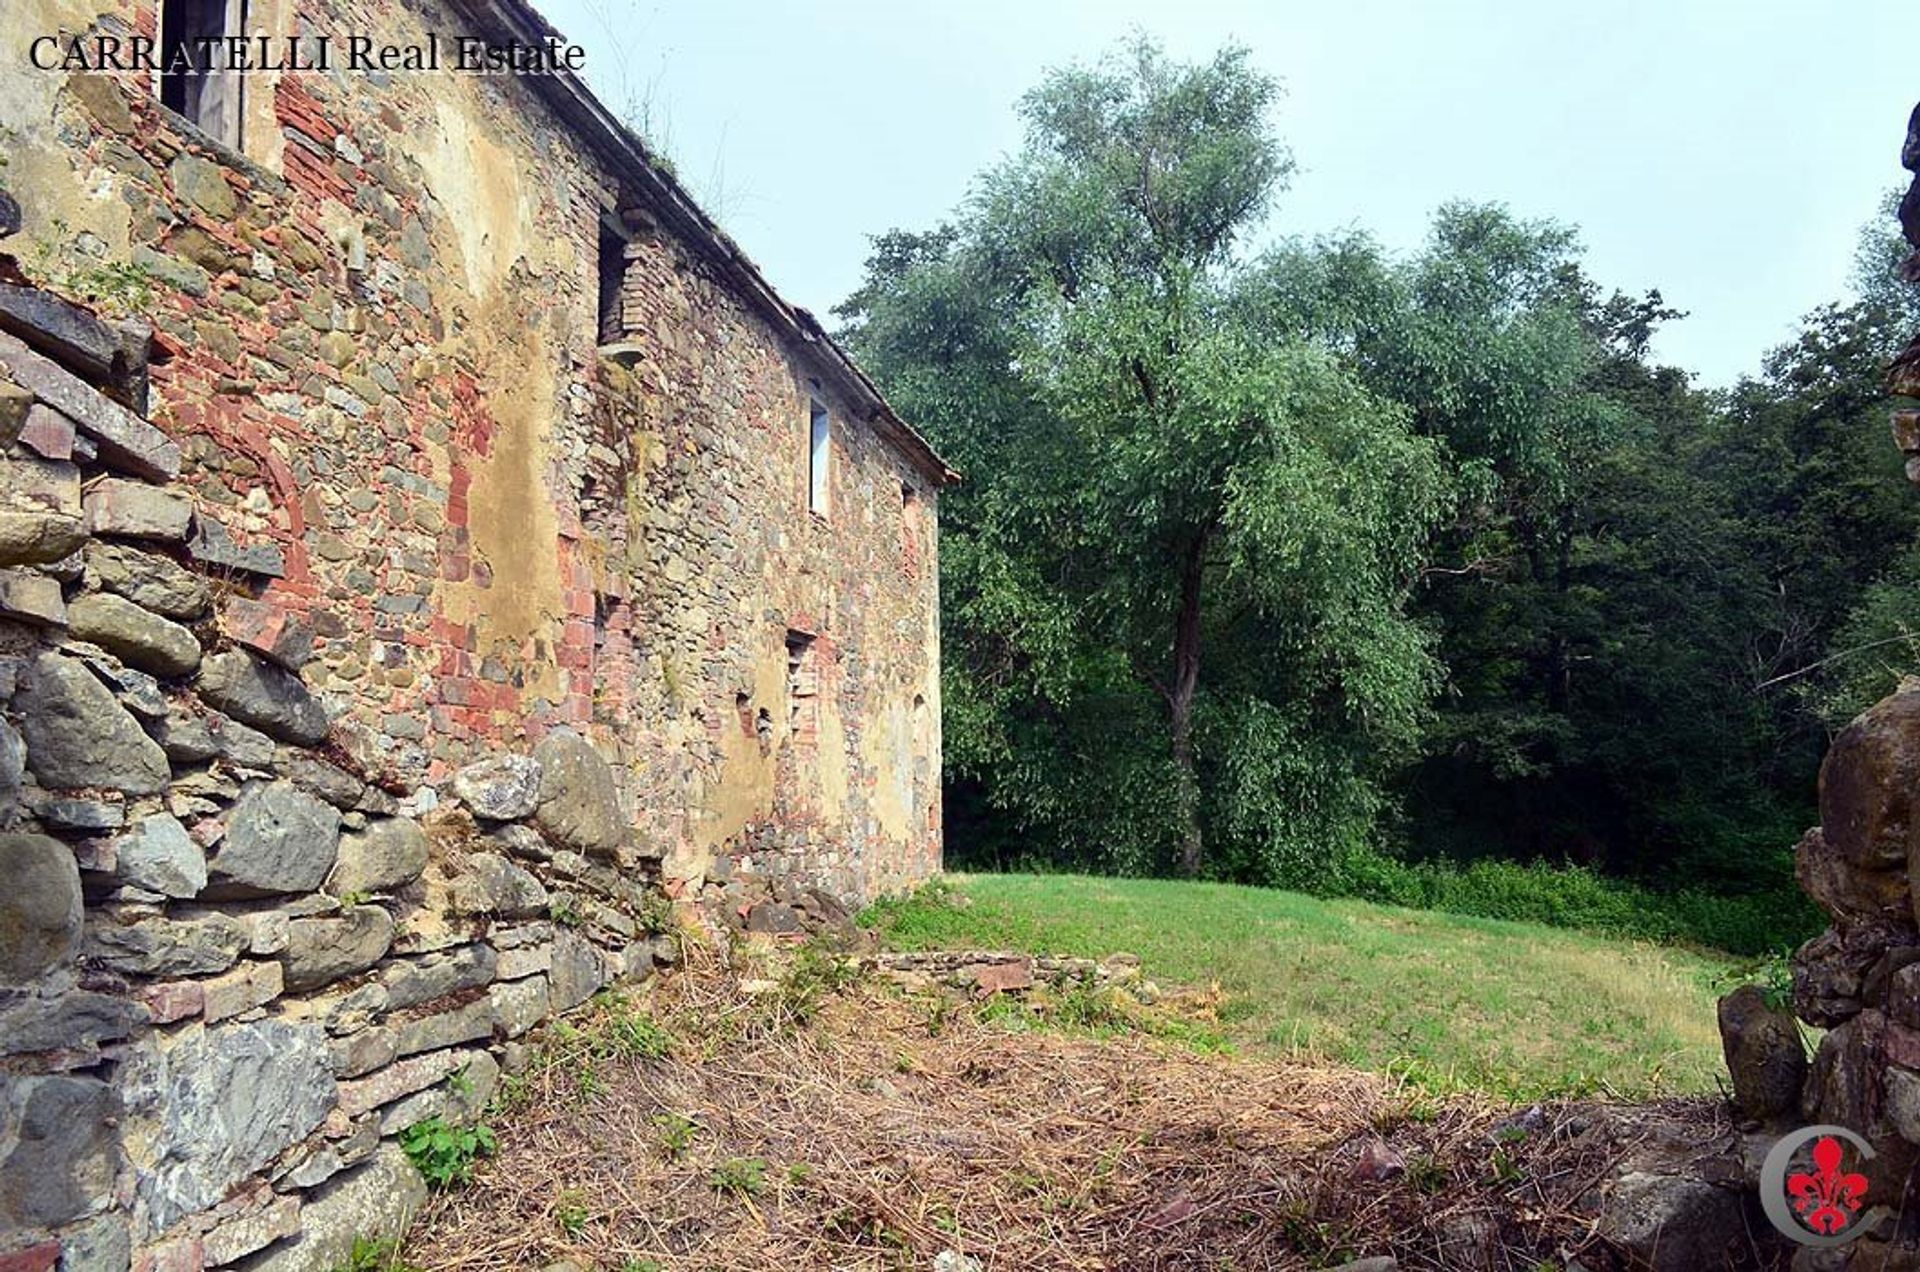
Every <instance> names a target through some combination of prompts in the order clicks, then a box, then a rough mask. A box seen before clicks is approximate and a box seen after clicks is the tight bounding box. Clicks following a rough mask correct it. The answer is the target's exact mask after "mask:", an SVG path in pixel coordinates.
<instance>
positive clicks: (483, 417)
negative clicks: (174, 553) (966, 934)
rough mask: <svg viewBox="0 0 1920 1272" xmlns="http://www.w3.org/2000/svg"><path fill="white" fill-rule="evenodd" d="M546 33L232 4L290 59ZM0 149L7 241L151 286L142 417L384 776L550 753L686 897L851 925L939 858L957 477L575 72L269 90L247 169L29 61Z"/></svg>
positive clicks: (117, 89)
mask: <svg viewBox="0 0 1920 1272" xmlns="http://www.w3.org/2000/svg"><path fill="white" fill-rule="evenodd" d="M98 7H104V8H105V9H106V12H104V13H100V14H99V15H98V16H95V9H96V8H98ZM155 21H156V17H155V12H154V3H153V0H123V2H122V3H119V4H111V5H104V6H96V5H82V6H75V5H73V4H71V3H67V2H65V0H32V2H29V3H26V4H15V5H9V6H6V9H5V12H4V14H0V44H4V46H5V47H7V48H15V49H18V48H26V47H27V46H28V44H29V42H30V40H31V39H32V38H33V37H34V36H35V35H40V34H46V33H49V32H66V33H88V32H106V33H116V32H117V33H125V34H130V33H138V32H144V33H147V34H151V33H152V32H153V30H154V24H155ZM537 22H538V19H537V18H535V17H533V16H532V15H531V12H530V11H528V10H524V9H522V8H521V7H520V6H519V5H518V4H494V3H483V2H481V0H462V3H459V4H449V3H447V2H446V0H404V2H403V0H388V2H386V3H378V4H375V5H372V6H364V5H349V4H345V3H327V2H325V0H272V2H269V3H255V4H253V5H250V6H249V24H250V30H257V31H259V32H260V33H263V34H266V35H268V36H271V37H274V38H280V37H285V36H290V35H297V34H301V33H307V34H312V33H315V32H332V33H336V34H338V33H342V32H349V31H373V32H376V33H378V34H379V35H381V36H382V37H383V38H384V39H387V40H391V41H395V42H402V43H404V42H407V41H418V40H421V39H424V37H425V36H426V35H427V34H428V33H429V32H433V33H437V34H439V35H441V36H442V37H450V36H453V35H458V34H466V33H478V34H480V35H483V36H487V37H490V38H504V37H505V36H507V35H509V34H514V33H519V34H522V35H525V36H531V35H532V34H534V33H535V32H536V31H537V30H538V28H537V27H536V26H535V25H533V24H536V23H537ZM0 123H4V125H5V128H6V129H7V135H6V138H5V143H6V144H5V149H6V152H7V154H8V157H9V164H8V166H7V168H6V169H5V170H4V182H5V184H6V185H7V186H8V187H9V188H11V189H13V190H14V191H16V193H17V195H18V197H19V201H20V204H21V206H22V209H23V212H24V215H25V226H24V228H23V229H22V231H21V232H20V233H19V234H18V235H16V236H14V237H13V238H11V239H9V240H6V241H5V247H6V249H7V250H11V251H13V252H14V253H15V254H16V255H17V256H19V257H20V258H21V259H22V261H23V262H24V263H25V264H26V265H27V266H28V267H29V268H30V269H32V268H34V267H35V265H36V262H38V263H39V269H40V272H42V273H47V274H54V275H59V274H61V273H62V272H64V273H66V274H67V275H68V276H69V277H87V276H90V275H89V273H88V271H93V270H97V267H98V265H99V264H100V263H102V262H119V261H128V262H132V263H133V264H134V265H135V266H137V267H138V268H139V269H140V270H141V271H143V272H144V274H145V275H146V277H147V278H148V279H150V280H151V285H152V298H151V303H150V304H149V305H147V306H145V307H144V308H145V310H146V312H149V313H150V315H151V317H152V319H153V322H154V325H155V327H156V334H157V338H158V340H159V342H160V346H161V347H160V350H159V352H158V353H157V354H156V357H155V363H154V366H153V368H152V375H151V378H152V391H153V403H152V410H153V418H154V420H155V422H156V423H157V424H158V425H159V426H160V427H161V428H162V429H163V430H164V431H165V432H166V433H167V435H168V436H169V437H171V438H173V439H175V440H176V441H177V442H178V444H179V445H180V446H181V447H182V449H183V452H184V458H185V464H184V470H183V471H184V480H185V481H186V482H187V483H188V485H189V487H190V494H191V497H192V505H193V508H194V510H195V511H197V512H198V514H199V516H200V518H201V523H202V524H203V525H204V526H205V534H206V535H207V536H209V537H210V538H212V539H215V540H217V541H218V550H219V551H221V552H224V553H226V554H227V555H229V556H234V557H237V556H240V555H243V554H247V553H255V554H260V555H261V556H262V557H263V558H268V559H273V560H275V561H277V562H278V564H279V571H278V572H279V575H280V577H278V578H276V579H275V580H274V581H273V582H272V583H271V584H270V585H269V586H268V587H267V588H266V589H265V592H264V599H265V600H267V601H269V602H270V603H272V604H274V605H277V606H278V607H280V608H281V609H283V610H285V611H286V612H288V613H291V614H294V615H299V616H305V617H308V618H310V619H311V626H312V628H313V630H314V633H315V640H314V651H313V652H314V661H313V663H312V665H311V666H310V667H309V668H308V669H307V675H308V678H309V680H310V682H311V683H312V684H313V686H314V688H315V690H316V692H317V693H318V695H319V697H320V699H321V701H322V702H323V703H324V704H325V705H326V707H327V708H328V711H329V714H330V716H331V718H332V720H333V721H334V727H335V729H336V731H337V733H338V734H339V736H340V740H341V744H342V745H343V746H345V747H347V748H348V749H349V751H351V752H352V753H353V754H354V755H355V756H356V757H357V758H359V759H360V760H361V761H363V762H364V763H365V764H366V765H367V766H368V767H369V771H371V772H377V773H379V774H382V775H384V776H387V777H390V778H392V779H395V780H398V781H401V782H405V783H428V784H434V783H438V782H439V781H441V780H442V779H444V778H445V777H446V775H447V774H449V773H450V772H451V771H452V770H453V769H454V768H456V767H458V766H459V765H460V764H461V763H463V762H464V761H466V760H468V759H471V758H475V757H477V756H480V755H482V754H485V753H487V752H488V751H489V750H490V749H491V748H493V747H495V746H497V745H498V744H499V743H500V742H501V741H502V740H503V739H510V738H524V739H525V740H526V742H527V743H528V744H530V743H531V742H532V741H535V740H537V739H538V738H539V737H540V736H541V735H542V734H543V733H544V732H545V731H547V730H548V729H551V728H554V727H557V726H560V725H568V726H571V727H573V728H575V729H579V730H582V731H584V732H586V733H588V734H590V735H591V736H592V737H593V738H594V739H595V740H596V742H597V743H599V744H600V745H601V746H602V748H603V749H604V750H605V751H606V752H607V753H608V755H609V756H610V758H612V759H613V761H614V763H615V766H616V770H617V772H618V773H619V775H620V781H621V789H622V797H623V799H624V800H625V801H626V802H627V805H628V807H629V809H630V811H631V813H632V815H633V816H634V818H635V821H636V824H637V825H638V826H639V827H640V828H641V829H642V831H643V832H644V833H645V834H646V835H647V836H648V837H649V838H650V839H651V840H652V841H653V842H654V843H656V844H657V845H658V846H659V847H660V848H661V850H662V852H663V853H664V855H665V858H666V863H667V866H666V874H667V877H668V879H669V881H670V886H674V887H682V886H687V885H694V884H698V883H700V882H701V881H703V880H706V879H707V878H709V876H711V875H714V874H718V875H722V876H731V875H732V874H734V873H735V872H736V868H737V867H747V868H749V869H751V870H756V871H758V872H760V873H762V874H780V875H789V874H790V875H793V876H794V877H795V878H796V879H797V880H798V881H799V882H801V883H804V884H806V885H820V886H824V887H825V888H827V889H828V890H830V891H832V892H833V893H835V894H837V895H839V896H841V897H844V898H849V899H852V900H855V901H858V900H863V899H865V898H866V897H867V896H869V895H873V894H875V893H878V892H882V891H887V890H891V889H897V888H898V887H900V886H902V885H904V884H907V883H910V882H911V881H913V880H916V879H919V878H922V877H924V876H926V875H927V874H929V873H931V872H932V871H933V870H934V869H936V868H937V864H938V857H939V797H938V778H939V685H938V658H937V625H936V610H937V579H936V571H935V550H936V522H935V517H936V509H937V502H938V491H939V487H940V486H941V484H942V483H943V482H944V481H946V480H947V479H948V478H949V477H950V476H951V474H949V473H948V472H947V471H946V469H945V468H944V466H943V465H942V464H941V463H940V461H939V460H938V458H937V457H936V456H935V455H934V454H933V453H932V452H931V451H930V450H929V449H928V448H927V447H926V445H925V443H924V442H922V441H920V440H919V438H918V437H917V436H915V435H914V434H913V433H912V432H911V430H910V429H908V428H907V427H906V426H905V425H904V424H902V423H901V422H900V421H898V420H897V419H895V418H894V417H893V415H892V413H891V412H890V411H889V410H888V408H887V407H886V405H885V403H884V402H883V401H882V400H881V399H880V398H879V396H878V394H877V393H876V392H875V391H874V390H873V388H872V386H871V384H870V383H868V382H867V381H866V380H865V379H864V377H862V376H861V375H860V374H859V372H858V371H857V370H856V369H854V368H853V367H852V366H851V364H849V363H848V362H846V360H845V359H844V357H843V356H842V355H840V354H839V353H838V351H837V350H836V349H834V348H833V346H832V344H831V342H830V341H829V340H828V339H826V337H825V336H824V335H823V334H822V333H821V332H820V330H819V328H818V326H817V324H815V323H814V321H813V320H812V319H811V318H810V317H809V316H808V315H806V314H805V313H804V312H802V311H796V310H794V309H792V308H791V307H789V306H787V305H786V304H785V303H784V302H782V301H781V300H780V299H779V298H778V297H777V296H776V295H775V294H774V293H773V292H772V291H771V290H770V289H769V288H768V287H767V285H766V283H765V282H764V281H763V280H762V279H761V278H760V276H759V275H758V274H757V273H756V272H755V271H754V269H753V267H752V265H751V264H750V263H749V262H747V261H746V260H745V258H744V257H743V256H742V255H741V254H740V253H739V251H738V249H737V248H736V247H735V246H734V245H733V244H732V242H731V241H730V240H728V239H727V238H726V236H725V235H724V234H722V233H721V232H720V231H719V230H718V229H717V227H715V226H713V225H712V224H711V223H710V222H709V221H707V220H706V218H705V217H704V216H703V215H702V214H701V213H700V212H699V211H698V209H696V208H694V207H693V205H692V204H691V203H690V202H688V201H687V200H686V198H685V196H684V195H683V194H682V193H681V192H680V191H679V189H678V187H677V186H675V185H674V183H673V181H672V178H671V177H670V176H669V175H667V174H666V173H665V172H664V171H662V170H660V169H658V168H656V167H654V166H651V165H650V164H649V163H647V162H646V160H645V158H644V156H643V155H642V153H641V151H640V150H639V149H638V145H637V143H636V142H635V141H633V140H632V139H631V137H630V136H628V135H627V134H625V133H624V131H623V130H621V129H620V128H619V127H618V126H617V125H615V124H612V123H611V122H610V121H609V120H607V119H606V118H605V116H604V112H601V111H600V110H599V108H598V106H597V104H596V103H593V102H592V101H591V99H589V98H586V97H585V96H584V95H582V93H581V91H580V90H579V89H578V88H577V87H576V86H574V85H573V84H572V83H571V82H570V81H562V80H560V79H556V78H549V77H512V76H489V77H481V76H472V75H456V74H444V73H443V74H417V75H407V74H393V75H382V74H371V75H370V74H363V73H347V72H344V71H339V70H336V71H333V72H330V73H318V72H288V73H284V74H278V75H275V74H260V75H253V76H249V77H248V78H247V79H246V93H245V104H244V108H243V111H242V118H241V125H240V136H239V147H240V150H239V152H236V151H234V150H232V149H229V148H227V147H225V146H222V145H220V144H218V143H216V142H215V141H213V140H212V139H211V138H209V137H207V136H205V135H203V134H201V133H199V132H198V131H196V130H195V129H194V128H192V127H191V126H190V125H188V124H186V122H185V121H184V120H182V119H181V118H180V117H179V116H177V115H175V114H173V113H172V112H171V111H168V110H165V109H163V108H162V107H161V106H160V105H159V104H158V103H157V102H156V101H155V99H154V98H153V97H152V96H151V94H150V93H149V91H148V88H147V84H146V83H145V81H144V80H143V78H142V77H141V76H139V75H137V74H125V75H116V74H110V73H71V74H69V73H64V72H59V71H52V72H38V71H36V72H29V73H22V72H21V71H19V70H17V69H14V68H9V69H8V70H7V71H6V72H5V76H4V79H0ZM609 226H611V227H613V232H614V234H615V237H616V238H619V239H624V246H623V247H621V248H618V249H617V250H618V251H619V255H620V257H621V258H622V259H621V265H622V266H623V269H624V281H623V283H622V285H621V286H620V287H619V295H618V298H617V304H615V305H614V310H615V312H616V313H617V315H618V319H619V323H620V328H621V329H620V330H618V331H614V332H610V333H603V332H602V330H601V323H600V314H601V313H602V312H603V309H604V308H605V305H604V303H603V298H602V297H601V296H600V295H599V293H600V291H601V289H602V288H601V281H600V275H601V268H600V264H599V262H600V260H601V259H602V238H603V234H604V233H605V232H606V231H605V228H604V227H609ZM603 334H604V335H605V337H606V338H605V339H604V340H603ZM609 342H610V343H611V350H610V352H612V353H613V355H614V356H613V357H603V356H602V350H603V348H604V347H606V346H607V345H608V343H609ZM814 402H818V403H819V404H821V405H822V406H824V407H825V408H826V409H827V411H828V412H829V414H830V418H831V429H832V443H831V457H830V460H829V483H830V488H829V490H828V492H827V493H828V497H827V503H826V509H825V514H824V515H820V514H819V513H816V512H813V511H810V510H809V491H808V476H809V467H808V465H809V458H808V428H809V413H810V405H811V403H814ZM790 633H791V634H793V639H795V640H796V641H804V642H805V645H806V647H805V650H804V657H805V660H806V662H807V664H808V665H807V666H805V667H804V668H802V669H801V671H802V672H803V673H804V675H805V678H806V680H807V683H808V687H809V688H811V689H813V690H814V692H812V693H811V694H809V695H808V698H807V701H806V702H805V703H804V704H802V706H801V709H800V710H798V711H797V712H796V711H795V710H794V709H793V703H794V698H793V695H792V693H791V691H790V686H789V667H788V662H789V634H790ZM716 867H717V868H716Z"/></svg>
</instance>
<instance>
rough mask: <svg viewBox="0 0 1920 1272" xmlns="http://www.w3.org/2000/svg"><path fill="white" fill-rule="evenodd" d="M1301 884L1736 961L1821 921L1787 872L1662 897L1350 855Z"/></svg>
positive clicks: (1496, 866) (1543, 870)
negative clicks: (1725, 888) (1683, 946)
mask: <svg viewBox="0 0 1920 1272" xmlns="http://www.w3.org/2000/svg"><path fill="white" fill-rule="evenodd" d="M1299 883H1300V890H1301V891H1306V892H1313V893H1316V894H1317V895H1321V896H1347V897H1355V898H1358V899H1360V900H1363V901H1377V902H1381V903H1383V904H1388V905H1403V906H1408V907H1410V908H1413V909H1419V910H1443V911H1446V912H1447V913H1450V914H1467V915H1474V916H1477V917H1479V918H1487V919H1515V920H1521V921H1524V922H1529V923H1544V924H1547V925H1549V926H1552V927H1564V928H1578V929H1580V930H1582V931H1588V932H1599V933H1603V934H1605V935H1608V936H1625V937H1634V938H1637V939H1642V940H1655V941H1681V942H1686V943H1689V944H1695V945H1704V946H1708V947H1711V948H1713V949H1719V950H1726V951H1728V952H1729V953H1734V954H1771V953H1774V952H1777V951H1779V950H1781V949H1785V948H1790V947H1792V946H1795V945H1798V944H1799V943H1800V942H1802V941H1804V940H1806V939H1807V938H1808V937H1810V936H1812V935H1813V934H1814V933H1816V932H1818V931H1819V930H1820V928H1821V927H1822V926H1823V924H1824V920H1823V919H1822V918H1821V916H1820V912H1819V911H1818V910H1817V909H1815V908H1814V905H1813V903H1812V902H1810V901H1808V900H1807V898H1806V897H1805V896H1803V895H1802V894H1801V893H1800V891H1799V890H1798V889H1797V888H1795V887H1794V885H1793V883H1792V879H1791V876H1790V875H1783V876H1782V881H1781V883H1780V884H1778V885H1777V886H1775V887H1774V888H1772V889H1770V890H1766V891H1760V892H1752V893H1745V894H1740V895H1734V896H1720V895H1715V894H1712V893H1708V892H1704V891H1701V890H1699V889H1683V890H1680V891H1674V892H1662V891H1658V890H1655V889H1652V888H1648V887H1645V886H1643V885H1639V884H1635V883H1631V882H1627V881H1625V880H1621V879H1611V878H1608V877H1606V876H1604V875H1601V874H1597V873H1595V872H1594V871H1592V870H1588V869H1584V868H1582V867H1579V866H1548V865H1545V864H1542V863H1539V862H1534V863H1531V864H1525V865H1523V864H1519V863H1516V862H1511V861H1498V860H1483V861H1476V862H1473V863H1472V864H1470V865H1466V866H1459V865H1455V864H1452V863H1450V862H1418V863H1409V862H1404V861H1398V860H1395V859H1393V858H1391V857H1386V856H1383V855H1381V854H1379V853H1377V852H1371V851H1362V852H1358V853H1353V854H1350V855H1349V856H1347V857H1346V858H1345V859H1343V860H1342V861H1341V862H1340V865H1339V868H1338V869H1335V870H1333V871H1329V872H1325V873H1324V874H1322V875H1320V876H1318V877H1315V878H1308V879H1302V880H1300V881H1299Z"/></svg>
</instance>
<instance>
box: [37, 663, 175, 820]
mask: <svg viewBox="0 0 1920 1272" xmlns="http://www.w3.org/2000/svg"><path fill="white" fill-rule="evenodd" d="M14 707H15V709H16V710H17V711H18V712H19V713H20V718H21V723H22V731H23V733H24V734H25V736H26V743H27V767H28V768H30V769H32V770H33V775H34V776H35V777H37V778H39V779H40V784H41V785H42V786H45V787H48V788H49V789H53V790H59V789H66V788H74V787H101V786H104V787H108V788H111V789H114V790H120V791H125V792H126V793H127V794H130V795H154V794H158V793H159V792H160V791H162V790H164V789H166V785H167V780H168V779H169V778H170V777H171V776H172V769H171V768H170V767H169V766H168V764H167V756H166V752H164V751H162V750H161V749H160V746H159V744H158V743H156V742H155V741H154V740H153V739H152V738H150V737H148V736H147V735H146V732H145V731H144V730H143V729H141V727H140V725H139V724H138V723H137V722H136V721H135V720H134V718H133V717H132V716H130V715H128V714H127V712H126V709H125V708H123V707H122V706H121V705H120V704H119V702H117V701H115V699H114V696H113V694H112V693H110V692H109V691H108V689H107V687H106V686H105V685H103V684H101V683H100V681H99V679H98V678H97V677H95V676H94V674H93V673H92V672H91V671H89V670H88V669H87V667H86V665H85V664H84V663H82V662H80V661H79V660H78V659H75V658H68V657H66V656H64V655H62V654H55V653H51V652H42V653H40V654H38V655H36V656H35V657H34V659H33V662H32V664H31V665H30V667H29V669H28V673H27V676H26V677H25V680H24V682H23V684H22V685H21V689H20V692H19V694H18V695H16V697H15V699H14Z"/></svg>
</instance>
